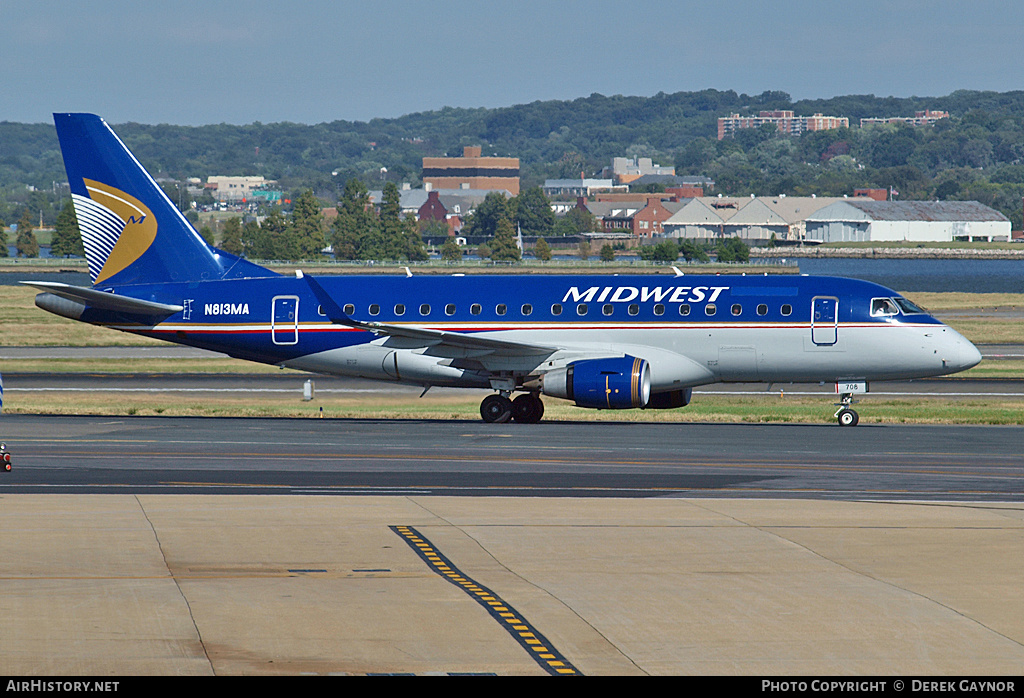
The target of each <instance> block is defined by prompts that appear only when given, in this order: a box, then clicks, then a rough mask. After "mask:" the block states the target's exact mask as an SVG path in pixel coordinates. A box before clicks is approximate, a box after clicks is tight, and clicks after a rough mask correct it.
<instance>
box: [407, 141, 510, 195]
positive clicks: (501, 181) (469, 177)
mask: <svg viewBox="0 0 1024 698" xmlns="http://www.w3.org/2000/svg"><path fill="white" fill-rule="evenodd" d="M423 183H424V184H430V185H431V186H432V187H433V188H434V189H484V190H493V189H504V190H506V191H508V192H510V193H511V194H512V196H518V195H519V158H498V157H484V156H482V155H481V149H480V146H466V147H465V148H464V149H463V152H462V157H454V158H449V157H444V158H423Z"/></svg>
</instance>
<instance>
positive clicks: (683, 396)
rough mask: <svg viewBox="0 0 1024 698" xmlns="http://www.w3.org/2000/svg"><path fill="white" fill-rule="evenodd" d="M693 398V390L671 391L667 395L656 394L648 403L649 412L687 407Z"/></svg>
mask: <svg viewBox="0 0 1024 698" xmlns="http://www.w3.org/2000/svg"><path fill="white" fill-rule="evenodd" d="M691 397H693V388H683V389H682V390H670V391H669V392H667V393H655V394H654V395H651V399H650V400H649V401H648V403H647V407H646V409H649V410H671V409H675V408H677V407H686V406H687V405H689V404H690V398H691Z"/></svg>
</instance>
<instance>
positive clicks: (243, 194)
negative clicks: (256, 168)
mask: <svg viewBox="0 0 1024 698" xmlns="http://www.w3.org/2000/svg"><path fill="white" fill-rule="evenodd" d="M269 184H273V182H270V181H268V180H266V179H264V178H263V177H221V176H212V177H207V178H206V190H207V191H209V192H210V193H211V194H212V195H213V198H215V199H216V200H217V201H222V202H225V203H240V202H242V201H248V200H249V199H251V198H253V192H254V190H257V189H260V188H263V187H266V186H267V185H269Z"/></svg>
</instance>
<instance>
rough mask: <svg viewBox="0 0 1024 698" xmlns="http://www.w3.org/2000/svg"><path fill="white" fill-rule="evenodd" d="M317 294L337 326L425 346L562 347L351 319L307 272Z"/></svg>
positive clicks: (509, 350)
mask: <svg viewBox="0 0 1024 698" xmlns="http://www.w3.org/2000/svg"><path fill="white" fill-rule="evenodd" d="M302 278H304V279H305V280H306V283H307V284H308V285H309V288H310V290H311V291H313V295H315V296H316V298H317V300H318V301H319V302H320V305H321V307H322V308H323V311H324V313H326V315H327V317H328V319H329V320H330V321H331V322H333V323H335V324H337V325H346V326H347V327H355V328H358V329H361V330H366V331H367V332H373V333H374V334H377V335H384V336H389V337H401V338H404V339H410V340H414V341H416V342H422V344H423V346H425V347H431V346H439V345H441V346H446V347H452V348H456V349H459V350H463V351H480V352H484V353H488V354H498V355H503V356H548V355H550V354H553V353H555V352H556V351H558V350H559V347H553V346H544V345H539V344H527V343H524V342H511V341H507V340H503V339H492V338H489V337H479V336H476V335H471V334H461V333H459V332H445V331H444V330H432V329H428V328H426V327H410V326H407V325H389V324H386V323H379V322H362V321H360V320H354V319H352V318H350V317H349V316H348V315H347V314H346V313H345V311H344V310H342V308H341V307H340V306H339V305H338V304H337V302H335V300H334V299H333V298H331V295H330V294H329V293H328V292H327V291H326V290H325V289H324V287H323V286H321V285H320V283H319V282H317V280H316V279H314V278H313V277H311V276H308V275H303V277H302Z"/></svg>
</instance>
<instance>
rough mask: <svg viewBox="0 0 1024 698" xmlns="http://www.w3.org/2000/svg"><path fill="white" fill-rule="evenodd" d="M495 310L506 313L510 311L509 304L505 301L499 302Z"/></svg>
mask: <svg viewBox="0 0 1024 698" xmlns="http://www.w3.org/2000/svg"><path fill="white" fill-rule="evenodd" d="M494 312H496V313H497V314H498V315H504V314H505V313H507V312H508V306H507V305H505V304H504V303H498V305H497V307H496V308H495V309H494Z"/></svg>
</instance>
